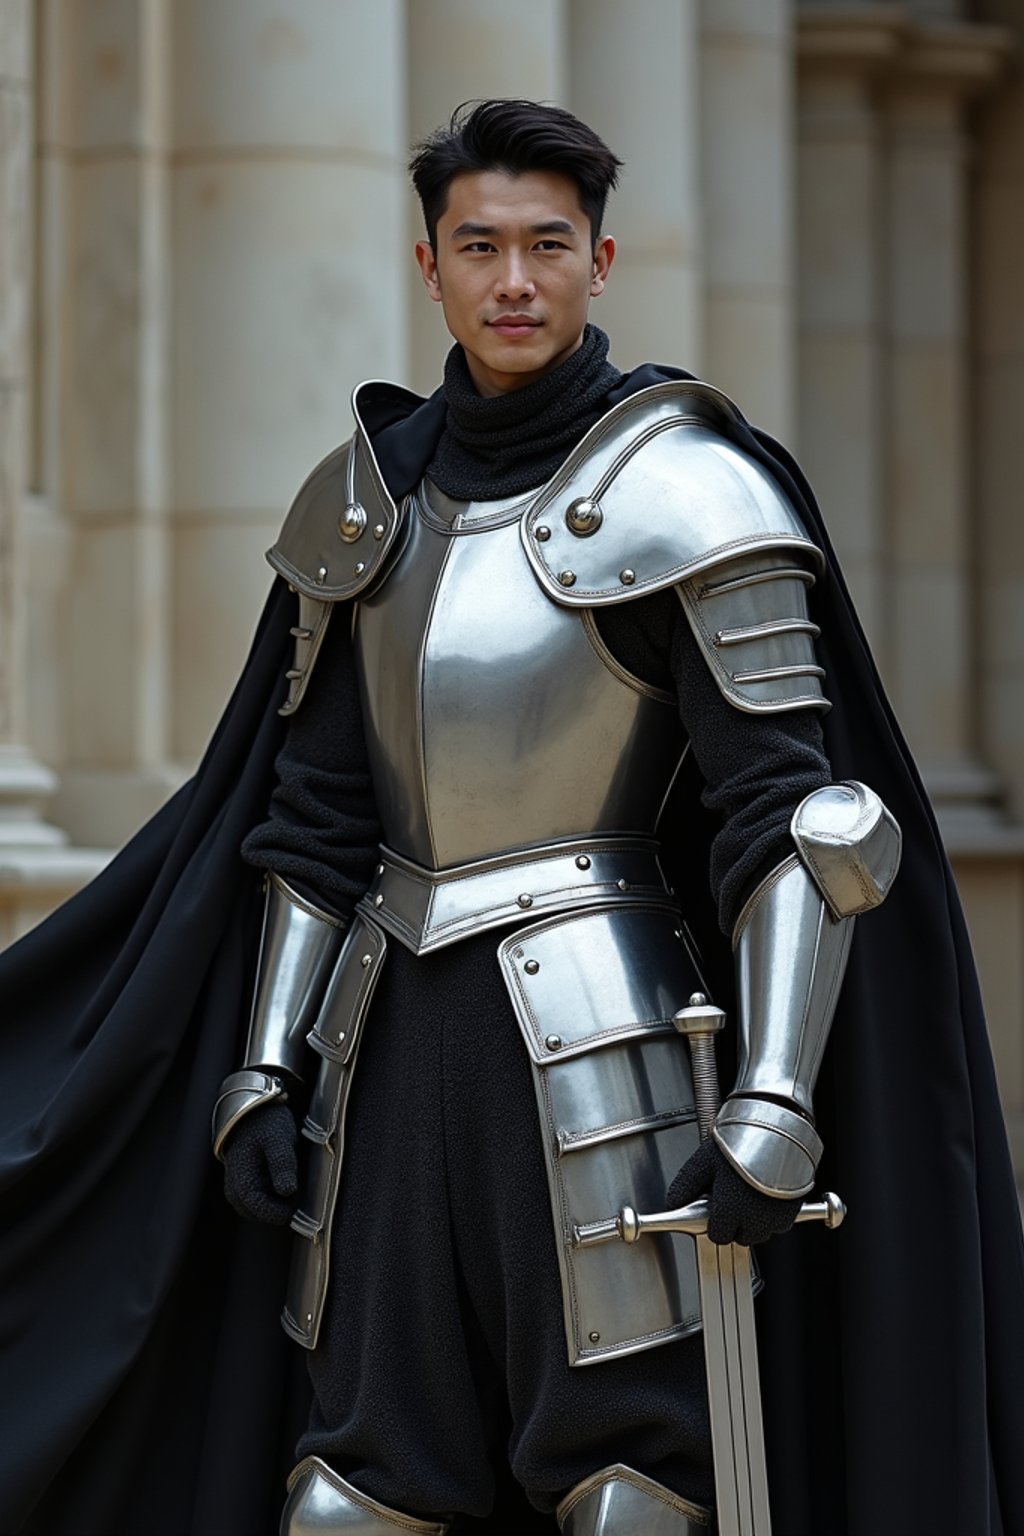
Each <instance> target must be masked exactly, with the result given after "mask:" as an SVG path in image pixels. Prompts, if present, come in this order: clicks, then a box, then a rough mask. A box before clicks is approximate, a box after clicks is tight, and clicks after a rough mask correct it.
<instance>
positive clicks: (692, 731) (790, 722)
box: [597, 591, 832, 934]
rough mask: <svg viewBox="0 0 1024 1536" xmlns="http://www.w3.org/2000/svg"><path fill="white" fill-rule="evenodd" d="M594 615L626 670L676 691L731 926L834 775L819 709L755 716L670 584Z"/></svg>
mask: <svg viewBox="0 0 1024 1536" xmlns="http://www.w3.org/2000/svg"><path fill="white" fill-rule="evenodd" d="M597 619H598V627H599V629H600V631H601V636H602V639H603V640H604V642H605V644H606V645H607V646H608V648H609V649H610V650H611V651H612V654H613V655H614V656H615V657H616V659H617V660H618V661H620V662H621V663H622V665H623V666H625V667H626V668H627V670H629V671H631V672H633V673H634V675H635V676H638V677H641V678H642V679H643V680H644V681H645V682H650V683H654V684H655V685H656V686H658V687H662V688H666V687H667V688H669V689H670V690H673V691H674V692H675V693H676V695H677V697H678V700H679V714H680V718H681V719H682V722H683V726H684V728H685V730H686V734H687V736H688V737H689V739H690V744H691V748H690V749H691V751H692V752H693V755H694V758H695V760H696V763H697V766H698V768H699V769H700V772H701V775H702V777H703V780H704V789H703V791H702V794H701V800H702V802H703V803H704V805H705V806H706V807H707V808H708V809H709V810H710V811H713V812H716V813H718V815H719V816H720V817H721V819H722V824H721V829H720V830H719V832H718V833H717V834H716V836H715V839H714V841H713V843H712V847H711V868H710V871H709V875H710V881H711V892H712V895H713V896H714V899H715V901H716V903H717V906H718V920H719V924H720V926H721V928H722V931H723V932H724V933H726V934H729V933H731V932H732V929H733V925H734V924H735V921H736V918H737V917H738V916H739V913H740V910H741V908H742V906H743V903H744V901H745V900H746V898H747V897H748V896H749V894H750V892H751V891H752V890H754V889H755V887H756V886H757V884H758V882H759V881H760V880H761V879H762V878H763V877H764V876H765V875H766V874H767V873H768V872H769V870H771V869H773V868H774V867H775V865H776V864H779V863H781V862H782V860H783V859H784V858H787V857H788V855H789V854H791V853H792V852H793V840H792V838H791V837H790V835H789V823H790V819H791V817H792V815H793V812H794V811H795V810H796V807H797V806H798V805H799V803H800V801H801V800H802V799H803V798H804V796H805V795H809V794H810V793H811V791H812V790H815V789H819V788H820V787H821V786H822V785H823V784H829V783H831V782H832V771H831V768H830V766H829V761H828V758H827V756H826V755H825V748H824V743H823V740H822V734H821V722H820V717H819V715H818V712H817V711H816V710H813V709H797V710H792V711H787V712H784V713H781V714H773V715H752V714H747V713H746V712H745V711H743V710H740V709H737V708H736V707H735V705H733V704H731V703H729V701H728V700H727V699H726V698H725V696H724V694H723V693H722V692H721V690H720V689H719V687H718V685H717V683H716V682H715V680H714V678H713V677H712V675H711V670H710V668H709V666H708V664H707V662H706V660H705V659H704V656H703V654H702V653H701V649H700V646H699V645H698V643H697V640H696V638H695V636H694V634H693V631H692V630H691V628H690V626H689V623H688V622H687V619H686V615H685V613H684V612H683V608H682V604H681V603H680V602H679V599H678V598H677V597H676V595H675V593H674V592H672V591H668V592H659V593H656V594H654V595H653V596H651V597H645V598H641V599H640V600H639V601H638V602H635V603H627V604H623V605H618V606H616V607H613V608H604V609H601V610H600V612H599V613H598V615H597Z"/></svg>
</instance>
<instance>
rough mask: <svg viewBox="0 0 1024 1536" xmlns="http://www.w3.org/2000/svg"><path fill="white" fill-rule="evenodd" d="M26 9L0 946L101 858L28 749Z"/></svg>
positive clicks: (6, 283) (13, 4) (4, 141)
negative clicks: (75, 830) (75, 837)
mask: <svg viewBox="0 0 1024 1536" xmlns="http://www.w3.org/2000/svg"><path fill="white" fill-rule="evenodd" d="M32 23H33V7H32V5H31V4H30V3H29V0H6V3H5V4H4V5H3V6H2V7H0V947H2V946H3V945H4V944H7V943H9V942H10V941H11V940H13V939H15V938H18V937H19V936H20V935H21V934H22V933H24V932H25V931H26V930H27V929H28V928H30V927H32V925H33V924H34V923H35V922H37V921H38V920H39V918H41V917H43V916H45V914H46V913H47V912H49V911H50V910H51V909H52V908H53V907H54V906H56V905H57V903H58V902H59V901H61V900H63V898H64V897H65V896H68V895H70V893H71V892H72V891H73V890H75V889H76V888H77V886H78V885H80V884H81V883H82V881H83V880H85V879H88V878H89V876H90V875H92V874H94V873H96V871H97V870H98V869H99V867H100V865H101V864H102V855H98V854H95V853H92V852H85V851H81V850H74V849H70V848H68V847H67V846H66V843H67V839H66V837H65V835H64V833H63V832H61V831H59V830H58V829H57V828H56V827H55V826H51V825H49V824H48V823H47V822H46V821H44V819H43V815H44V812H45V810H46V808H47V804H48V802H50V801H51V799H52V796H53V792H54V790H55V789H56V787H57V779H56V775H55V774H53V773H52V772H50V771H49V770H48V769H47V768H45V767H44V766H43V764H42V763H41V762H40V761H39V760H38V758H37V757H36V756H35V754H34V752H32V751H31V750H30V749H29V747H28V745H27V740H28V735H27V732H28V724H29V710H28V708H27V704H28V697H27V695H28V687H29V675H28V669H29V659H30V658H29V646H28V643H27V638H28V620H29V617H30V614H29V595H30V591H31V587H30V583H29V581H28V574H29V560H28V554H27V543H28V540H27V534H28V532H29V530H28V528H27V527H26V518H27V517H28V515H29V513H30V511H31V508H30V505H29V498H28V496H27V494H26V492H27V486H28V483H29V474H30V469H31V457H32V456H31V453H30V439H31V435H32V430H31V407H32V400H31V396H32V372H31V368H30V358H29V330H30V316H31V312H32V304H33V281H32V273H33V271H34V267H35V262H34V259H33V257H34V254H35V253H34V251H33V244H32V229H33V204H34V199H33V196H32V180H33V176H32V172H33V154H34V147H35V146H34V139H35V132H34V104H35V103H34V91H35V69H34V65H35V59H34V52H35V50H34V46H33V44H34V39H33V28H32Z"/></svg>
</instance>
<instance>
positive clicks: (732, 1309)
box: [694, 1237, 771, 1536]
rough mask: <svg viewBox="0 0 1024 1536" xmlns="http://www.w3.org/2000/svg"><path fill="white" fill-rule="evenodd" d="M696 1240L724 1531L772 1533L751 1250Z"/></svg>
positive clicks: (756, 1535) (730, 1535) (738, 1535)
mask: <svg viewBox="0 0 1024 1536" xmlns="http://www.w3.org/2000/svg"><path fill="white" fill-rule="evenodd" d="M694 1242H695V1244H696V1249H697V1273H698V1278H699V1281H700V1302H701V1311H702V1313H703V1318H704V1361H705V1368H706V1371H707V1383H708V1407H709V1411H710V1415H711V1445H712V1450H713V1453H714V1461H715V1499H716V1505H717V1515H718V1531H719V1536H771V1514H770V1511H769V1507H768V1474H767V1468H766V1463H765V1453H764V1429H763V1425H762V1420H761V1382H760V1376H759V1374H758V1368H757V1335H756V1332H755V1328H754V1298H753V1292H752V1290H751V1276H750V1250H749V1248H743V1247H741V1246H740V1245H739V1244H732V1245H723V1244H719V1243H713V1242H711V1240H710V1238H707V1237H696V1238H695V1239H694Z"/></svg>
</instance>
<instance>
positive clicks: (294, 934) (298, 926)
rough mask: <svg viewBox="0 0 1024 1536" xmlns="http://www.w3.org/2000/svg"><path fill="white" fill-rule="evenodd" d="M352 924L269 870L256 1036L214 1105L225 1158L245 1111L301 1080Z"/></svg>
mask: <svg viewBox="0 0 1024 1536" xmlns="http://www.w3.org/2000/svg"><path fill="white" fill-rule="evenodd" d="M347 926H348V925H347V923H346V922H345V920H344V919H343V918H339V917H333V916H331V915H330V914H329V913H327V912H322V911H321V910H320V908H319V907H315V906H314V905H313V903H312V902H310V901H306V900H305V899H304V898H303V897H302V896H300V895H299V894H298V892H297V891H293V890H292V888H291V887H290V886H289V885H286V884H285V882H284V881H283V880H282V879H281V878H280V877H279V876H278V875H274V874H271V875H270V876H269V877H268V880H267V902H266V908H265V911H264V918H263V938H262V941H261V944H260V958H259V966H258V969H257V974H256V987H255V992H254V995H253V1005H252V1018H251V1021H250V1024H249V1039H248V1043H247V1045H246V1049H245V1059H244V1061H243V1064H242V1069H241V1071H238V1072H232V1073H231V1074H230V1075H229V1076H228V1077H226V1078H225V1079H224V1081H223V1083H222V1084H221V1088H220V1095H219V1097H218V1099H217V1102H216V1104H215V1105H214V1110H213V1150H214V1155H215V1156H217V1157H220V1155H221V1150H222V1148H223V1146H224V1142H225V1140H226V1138H227V1135H228V1132H229V1131H231V1130H232V1129H233V1127H234V1126H235V1125H237V1123H238V1121H239V1120H240V1119H241V1118H242V1116H243V1115H247V1114H249V1112H250V1111H251V1110H253V1109H256V1108H257V1107H258V1105H260V1104H264V1103H266V1102H267V1101H268V1100H270V1099H276V1098H287V1087H286V1085H287V1083H288V1081H289V1079H291V1080H293V1081H301V1079H302V1066H303V1058H304V1055H305V1050H306V1035H307V1034H308V1033H309V1030H310V1029H311V1028H312V1027H313V1024H314V1023H315V1021H316V1017H317V1014H318V1012H319V1010H320V1003H321V1001H322V999H323V995H324V992H325V991H326V989H327V983H328V981H329V980H330V977H331V973H332V971H333V969H334V964H335V961H336V960H337V958H338V954H339V953H340V950H341V943H342V939H343V937H344V933H345V929H346V927H347Z"/></svg>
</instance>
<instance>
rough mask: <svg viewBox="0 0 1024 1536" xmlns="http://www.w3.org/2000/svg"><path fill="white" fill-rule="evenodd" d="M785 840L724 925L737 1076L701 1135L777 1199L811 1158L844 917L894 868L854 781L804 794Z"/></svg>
mask: <svg viewBox="0 0 1024 1536" xmlns="http://www.w3.org/2000/svg"><path fill="white" fill-rule="evenodd" d="M790 832H791V834H792V837H793V841H794V843H795V844H796V852H795V853H794V854H792V855H791V856H790V857H789V858H787V859H784V860H783V862H782V863H781V864H779V865H777V867H776V868H775V869H773V870H772V872H771V873H770V874H769V875H767V876H766V878H765V879H764V880H762V882H761V884H760V885H759V886H758V888H757V889H756V891H754V893H753V895H752V896H751V897H750V899H749V901H748V902H747V904H746V906H745V907H744V909H743V911H742V912H741V913H740V916H739V918H738V920H737V923H736V933H735V937H734V949H735V954H736V979H737V1010H738V1028H739V1070H738V1073H737V1077H736V1084H735V1087H734V1088H733V1091H732V1094H731V1095H730V1097H729V1098H728V1099H727V1100H726V1102H725V1103H724V1104H723V1106H722V1108H721V1109H720V1111H719V1113H718V1116H717V1118H716V1120H715V1125H714V1131H713V1135H714V1139H715V1141H716V1143H717V1144H718V1146H719V1148H720V1149H721V1151H722V1152H723V1154H724V1155H725V1156H726V1157H727V1158H728V1160H729V1162H730V1163H731V1164H732V1166H733V1167H734V1168H735V1169H736V1171H737V1173H739V1174H741V1175H742V1177H743V1178H744V1179H746V1181H747V1183H748V1184H752V1185H753V1186H754V1188H755V1189H759V1190H761V1191H762V1193H764V1194H767V1195H776V1196H778V1197H780V1198H783V1199H795V1198H797V1197H798V1196H801V1195H805V1194H807V1192H808V1191H809V1190H810V1189H811V1187H812V1185H813V1183H814V1175H815V1170H816V1169H817V1166H818V1162H819V1159H820V1157H821V1151H822V1145H821V1138H820V1137H819V1135H818V1133H817V1131H816V1130H815V1128H814V1121H813V1107H812V1102H811V1096H812V1094H813V1091H814V1084H815V1081H816V1079H817V1075H818V1068H819V1066H820V1065H821V1058H822V1054H823V1052H824V1049H825V1043H826V1041H827V1039H828V1032H829V1028H830V1026H831V1023H832V1016H833V1014H834V1013H835V1008H836V1001H837V998H838V995H839V988H840V985H841V984H842V979H843V973H844V971H845V969H846V961H847V957H848V955H849V950H850V941H851V939H852V937H853V920H854V917H855V915H856V914H857V913H859V912H867V911H869V910H870V908H871V907H876V906H878V905H879V903H880V902H882V901H883V900H884V899H885V897H886V895H887V893H888V891H889V887H890V886H891V885H892V882H893V880H894V878H895V876H896V871H897V869H898V867H899V859H900V830H899V827H898V826H897V824H896V822H895V821H894V819H893V817H892V816H891V815H890V813H889V811H888V810H887V809H886V807H885V806H884V805H883V804H882V802H881V800H880V799H879V798H878V796H877V795H876V794H875V793H874V792H873V791H872V790H870V789H868V788H867V787H866V786H865V785H863V784H858V783H856V782H850V783H843V784H829V785H826V786H825V787H824V788H822V789H817V790H815V791H814V792H813V793H812V794H810V795H808V796H807V797H806V799H804V800H803V801H801V803H800V805H799V806H798V807H797V809H796V812H795V814H794V816H793V820H792V822H791V824H790Z"/></svg>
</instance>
